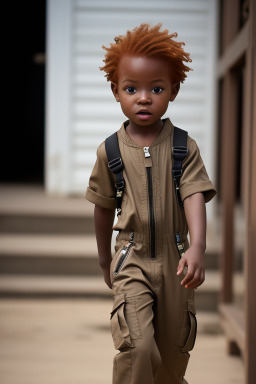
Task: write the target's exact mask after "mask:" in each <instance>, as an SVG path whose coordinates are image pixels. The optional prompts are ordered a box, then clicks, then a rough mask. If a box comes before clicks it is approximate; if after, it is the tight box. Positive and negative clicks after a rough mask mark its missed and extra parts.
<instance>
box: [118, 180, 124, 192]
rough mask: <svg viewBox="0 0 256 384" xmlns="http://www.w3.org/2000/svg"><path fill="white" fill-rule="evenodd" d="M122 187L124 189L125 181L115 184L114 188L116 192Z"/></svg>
mask: <svg viewBox="0 0 256 384" xmlns="http://www.w3.org/2000/svg"><path fill="white" fill-rule="evenodd" d="M124 187H125V181H124V180H121V181H118V182H116V188H117V189H118V190H123V189H124Z"/></svg>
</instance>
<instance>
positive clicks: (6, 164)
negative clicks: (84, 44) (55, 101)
mask: <svg viewBox="0 0 256 384" xmlns="http://www.w3.org/2000/svg"><path fill="white" fill-rule="evenodd" d="M7 7H11V6H10V5H9V6H7ZM8 14H9V15H11V18H8V17H7V20H6V23H7V24H8V30H9V31H10V30H11V31H13V32H12V34H11V35H9V36H8V42H7V50H6V51H7V55H6V74H7V78H6V79H4V81H5V82H7V86H6V92H5V95H4V99H5V104H6V107H5V108H4V111H3V114H4V116H5V118H3V121H4V125H3V126H2V129H1V131H2V139H1V151H0V160H1V167H0V169H1V171H0V181H1V182H8V183H39V184H42V183H43V182H44V140H45V31H46V0H36V1H25V2H23V1H21V2H15V6H14V9H13V10H12V9H9V11H8V12H6V15H8ZM4 116H3V117H4Z"/></svg>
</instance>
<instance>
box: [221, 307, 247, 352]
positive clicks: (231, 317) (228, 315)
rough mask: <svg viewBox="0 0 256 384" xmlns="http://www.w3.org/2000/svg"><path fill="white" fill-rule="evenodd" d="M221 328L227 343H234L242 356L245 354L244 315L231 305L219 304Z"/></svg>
mask: <svg viewBox="0 0 256 384" xmlns="http://www.w3.org/2000/svg"><path fill="white" fill-rule="evenodd" d="M219 310H220V314H221V318H222V326H223V328H224V330H225V334H226V335H227V338H228V341H229V343H231V344H232V343H233V342H234V341H235V342H236V344H237V345H238V346H239V349H240V350H241V352H242V354H244V352H245V321H244V313H243V311H242V310H240V309H238V308H237V307H236V306H235V305H233V304H221V305H220V307H219Z"/></svg>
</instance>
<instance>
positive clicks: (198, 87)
mask: <svg viewBox="0 0 256 384" xmlns="http://www.w3.org/2000/svg"><path fill="white" fill-rule="evenodd" d="M216 3H217V1H216V0H197V1H196V0H186V1H185V0H161V1H155V0H129V1H120V0H112V1H111V0H108V1H104V0H94V1H91V0H48V37H47V47H48V49H47V148H46V166H47V179H46V186H47V190H48V191H49V192H55V193H80V194H84V192H85V189H86V186H87V183H88V179H89V175H90V173H91V170H92V166H93V164H94V162H95V159H96V148H97V146H98V145H99V144H100V143H101V142H102V141H103V140H104V139H105V138H106V137H107V136H108V135H109V134H110V133H112V132H114V131H116V130H117V129H119V127H120V126H121V123H122V122H123V121H124V120H125V119H126V117H125V116H124V115H123V114H122V112H121V109H120V105H119V104H118V103H116V102H115V100H114V97H113V95H112V93H111V90H110V85H109V83H107V81H106V79H105V78H104V73H103V72H102V71H100V70H99V66H101V65H103V63H102V59H103V58H104V53H105V51H104V50H103V49H102V48H101V46H102V45H103V44H104V45H107V46H109V44H110V42H114V40H113V39H114V37H115V36H116V35H119V34H124V33H125V32H126V30H127V29H131V28H133V27H135V26H137V25H139V24H140V23H142V22H149V23H152V24H156V23H159V22H162V23H163V28H167V29H168V30H169V31H170V32H174V31H176V32H177V33H178V38H177V40H178V41H184V42H185V43H186V45H185V47H184V49H185V50H186V51H188V52H190V53H191V58H192V60H193V61H192V63H191V66H192V68H193V69H194V71H193V72H190V73H189V74H188V78H187V80H185V82H184V84H183V85H182V86H181V90H180V94H179V95H178V97H177V99H176V100H175V102H174V103H171V104H170V107H169V109H168V111H167V113H166V116H169V117H170V118H171V120H172V122H173V123H174V124H175V125H177V126H179V127H181V128H183V129H186V130H188V132H189V134H190V135H191V136H192V137H194V138H195V139H196V140H197V142H198V144H199V147H200V149H201V154H202V157H203V160H204V162H205V164H206V167H207V170H208V173H209V175H210V177H211V178H212V179H213V170H214V168H213V165H214V153H215V148H214V135H213V126H214V109H215V107H214V99H215V96H214V94H215V90H214V63H215V47H216Z"/></svg>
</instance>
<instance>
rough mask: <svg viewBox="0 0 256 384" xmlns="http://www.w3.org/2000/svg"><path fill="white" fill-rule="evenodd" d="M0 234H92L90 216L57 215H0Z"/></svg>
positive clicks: (91, 219)
mask: <svg viewBox="0 0 256 384" xmlns="http://www.w3.org/2000/svg"><path fill="white" fill-rule="evenodd" d="M0 232H1V233H14V234H15V233H20V234H22V233H24V234H26V233H35V234H40V233H42V234H60V233H67V234H72V233H74V234H79V233H80V234H83V233H94V224H93V217H92V215H87V214H86V213H85V214H84V215H80V216H78V215H76V214H73V215H72V214H69V215H66V214H59V213H54V212H52V213H47V214H46V213H45V214H42V213H37V212H33V213H14V212H13V213H0Z"/></svg>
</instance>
